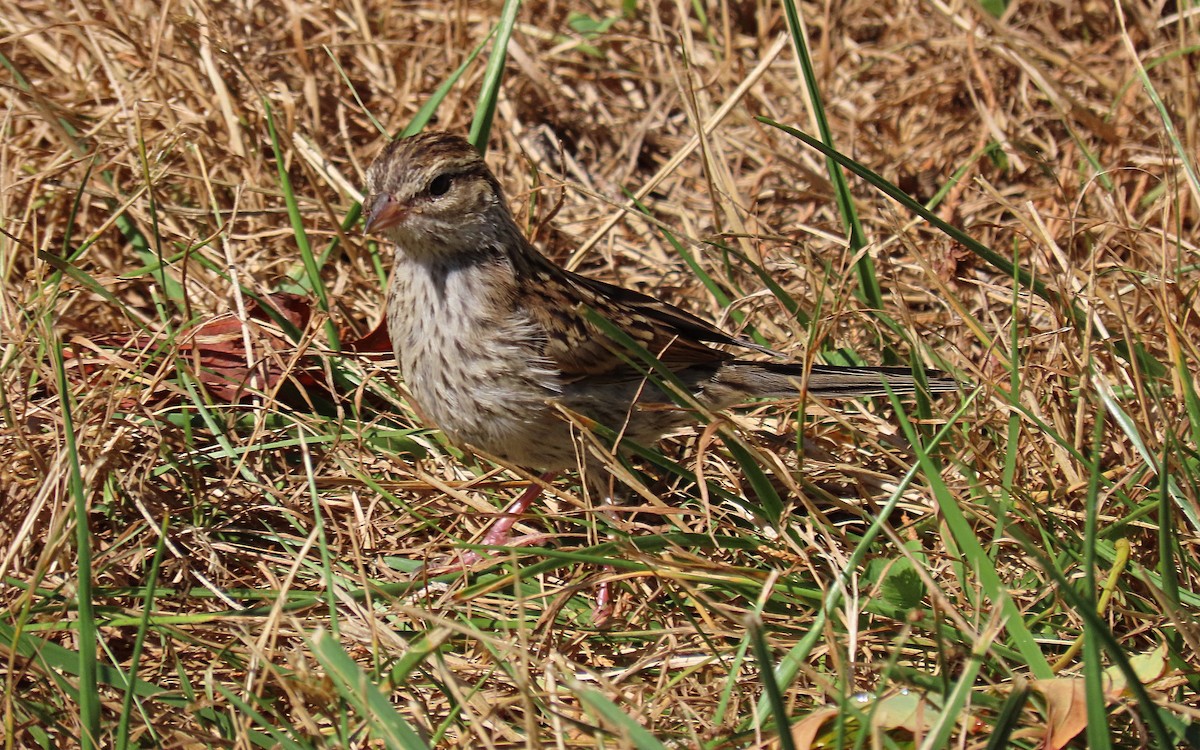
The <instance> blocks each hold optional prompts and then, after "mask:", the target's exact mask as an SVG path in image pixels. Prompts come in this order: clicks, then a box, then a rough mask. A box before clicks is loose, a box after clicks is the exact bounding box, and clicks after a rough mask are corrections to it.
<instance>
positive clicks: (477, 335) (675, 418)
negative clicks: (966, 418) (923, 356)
mask: <svg viewBox="0 0 1200 750" xmlns="http://www.w3.org/2000/svg"><path fill="white" fill-rule="evenodd" d="M367 183H368V191H369V193H370V196H369V199H368V202H367V206H366V208H367V210H368V212H369V213H368V219H367V229H368V231H379V232H382V233H384V234H385V235H386V236H387V237H388V238H389V239H390V240H392V242H394V243H395V245H396V260H395V267H394V269H393V271H392V279H391V284H390V288H389V292H388V303H387V306H388V312H387V320H388V331H389V333H390V334H391V338H392V342H393V345H394V346H395V348H396V357H397V359H398V360H399V361H400V364H401V368H402V370H403V373H404V377H405V379H406V382H407V384H408V387H409V390H410V391H411V393H412V395H413V397H414V399H416V401H417V403H418V404H419V405H420V407H421V410H422V411H423V412H424V413H425V414H426V415H427V416H428V417H429V418H431V419H432V420H433V421H434V422H436V423H437V426H439V427H440V428H441V429H442V430H443V431H445V433H446V435H447V436H448V437H449V438H450V439H451V440H452V441H454V442H455V443H458V444H466V445H470V446H474V447H476V448H479V449H482V450H483V451H486V452H487V453H490V454H492V455H495V456H498V457H500V458H502V459H504V460H507V461H510V462H512V463H513V464H517V465H520V466H525V467H528V468H535V469H542V470H550V471H560V470H563V469H568V468H572V467H575V466H578V465H579V460H578V458H577V455H576V454H577V451H576V442H575V440H574V439H573V436H572V429H573V428H572V426H571V425H570V424H569V422H568V421H567V420H565V419H564V418H563V416H562V414H561V413H560V411H559V410H558V409H557V408H556V407H555V405H556V404H559V405H561V406H563V407H566V409H568V410H570V411H572V412H576V413H578V414H581V415H583V416H585V417H588V418H590V419H592V420H595V421H597V422H600V423H602V424H605V425H607V426H609V427H610V428H612V429H615V430H623V431H624V434H625V435H627V436H628V437H630V438H632V439H634V440H636V441H637V442H640V443H647V444H648V443H653V442H655V441H656V440H658V439H659V438H660V437H662V436H663V435H665V434H667V433H669V432H671V431H673V430H676V429H678V428H679V427H682V426H684V425H687V424H691V423H694V422H695V421H696V416H695V415H694V414H693V413H691V412H690V411H689V410H687V409H685V408H678V407H675V405H674V404H675V402H674V401H673V400H672V399H671V398H670V397H669V396H668V395H667V394H666V393H665V392H664V391H663V390H662V389H661V388H660V387H658V386H656V385H655V384H654V383H653V382H651V381H649V380H648V379H647V378H646V375H645V369H646V368H644V367H642V366H640V362H641V359H640V358H639V357H638V356H637V354H635V353H632V352H628V351H625V350H624V348H623V347H621V346H620V345H619V344H617V343H616V342H615V341H613V340H612V339H611V338H610V337H609V336H607V335H606V334H605V333H604V332H603V331H602V330H601V329H600V328H598V327H597V326H596V325H594V324H593V322H592V321H591V320H590V319H589V312H588V311H589V310H592V311H595V313H596V314H598V315H600V316H602V317H603V318H604V319H606V320H607V321H608V322H610V323H611V324H612V325H613V326H615V327H616V328H617V329H619V330H621V331H623V332H624V333H625V334H627V335H628V336H629V337H630V338H631V339H633V340H634V341H636V342H637V343H638V344H640V345H641V346H642V347H644V348H645V349H646V350H647V351H648V352H650V353H651V354H653V355H655V356H656V357H657V358H658V359H659V360H660V361H661V362H662V363H663V365H665V366H666V367H667V368H669V369H670V370H671V371H672V372H673V373H674V375H675V376H676V377H677V378H678V379H679V380H680V381H682V382H683V383H684V384H685V385H686V387H687V389H688V390H689V391H690V392H691V395H692V396H693V397H694V398H695V399H696V400H697V401H698V402H699V403H700V404H702V405H703V406H705V407H706V408H708V409H712V410H719V409H725V408H728V407H730V406H733V405H736V404H738V403H742V402H745V401H746V400H748V399H751V398H758V397H770V398H788V397H797V396H799V395H800V389H801V388H804V389H806V390H807V392H808V393H809V394H811V395H813V396H818V397H847V396H862V395H878V394H882V393H885V392H886V389H885V388H884V385H883V384H884V383H887V384H888V386H890V387H891V388H892V390H894V391H897V392H900V393H904V392H911V391H913V390H915V388H916V383H915V382H914V380H913V377H912V374H911V373H910V372H909V371H908V370H906V369H901V368H886V367H832V366H821V365H818V366H815V367H813V368H811V370H810V371H809V372H807V373H806V372H805V371H804V369H803V368H802V367H801V366H800V365H794V364H785V363H779V362H755V361H748V360H742V359H737V358H735V356H734V355H733V354H731V353H729V352H727V351H725V350H723V349H717V348H714V346H713V345H722V346H734V347H742V348H748V349H753V350H757V351H759V352H762V353H766V354H774V352H771V350H769V349H765V348H764V347H761V346H758V345H756V344H754V343H752V342H750V341H747V340H745V339H742V338H739V337H736V336H732V335H730V334H728V333H725V332H724V331H721V330H720V329H719V328H717V327H715V326H714V325H712V324H711V323H708V322H707V321H704V320H702V319H700V318H698V317H696V316H694V315H692V314H690V313H687V312H685V311H683V310H680V309H679V308H677V307H674V306H672V305H670V304H667V303H665V302H662V301H661V300H657V299H654V298H653V297H649V296H647V295H644V294H640V293H638V292H635V291H631V290H628V289H623V288H620V287H616V286H613V285H611V284H606V283H604V282H601V281H596V280H595V279H590V278H587V277H584V276H580V275H578V274H575V273H572V272H570V271H567V270H565V269H563V268H560V267H558V266H556V265H554V264H553V263H551V262H550V261H549V260H548V259H547V258H546V257H545V256H543V255H542V254H541V253H540V252H538V251H537V250H536V249H535V248H534V247H533V246H532V245H530V244H529V242H528V241H527V240H526V239H525V237H524V236H523V234H522V233H521V231H520V229H519V228H518V227H517V225H516V223H515V221H514V220H513V217H512V213H511V211H510V210H509V207H508V204H507V202H506V201H505V199H504V195H503V193H502V191H501V188H500V185H499V183H498V181H497V180H496V178H495V176H494V175H493V174H492V173H491V171H490V170H489V169H488V168H487V165H486V164H485V163H484V161H483V159H482V158H481V157H480V156H479V154H478V152H477V151H476V150H475V149H474V148H473V147H471V145H470V144H468V143H467V142H466V141H465V140H463V139H461V138H459V137H457V136H454V135H449V134H446V133H426V134H422V135H418V136H414V137H412V138H407V139H404V140H400V141H395V142H393V143H391V144H389V145H388V146H387V148H385V149H384V151H383V153H382V154H380V156H379V157H378V158H377V159H376V160H375V162H374V163H373V164H372V165H371V167H370V169H369V170H368V172H367ZM631 362H632V363H639V364H631ZM926 380H927V383H928V386H929V390H930V391H949V390H954V389H956V388H957V384H956V383H955V381H953V380H951V379H949V378H946V377H943V376H941V375H940V374H938V373H936V372H932V371H930V372H928V373H927V376H926Z"/></svg>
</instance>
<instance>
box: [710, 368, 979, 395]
mask: <svg viewBox="0 0 1200 750" xmlns="http://www.w3.org/2000/svg"><path fill="white" fill-rule="evenodd" d="M924 374H925V385H926V386H927V390H928V391H929V392H930V393H943V392H946V391H956V390H959V389H960V388H961V387H962V385H961V384H960V383H959V382H958V381H957V380H955V379H953V378H951V377H947V376H946V375H945V374H944V373H942V372H940V371H938V370H925V373H924ZM885 384H886V386H885ZM712 385H713V386H716V388H715V389H712V388H706V389H705V390H706V391H707V392H708V393H709V395H710V397H714V400H715V401H718V402H725V403H727V404H732V403H735V402H737V401H739V400H742V399H744V398H745V397H746V396H752V397H760V398H761V397H766V398H789V397H795V396H799V395H800V393H801V391H803V392H805V393H807V394H808V395H810V396H817V397H818V398H857V397H860V396H883V395H886V394H887V392H888V388H890V389H891V390H892V392H893V393H897V394H905V393H915V392H916V391H917V389H918V386H917V381H916V379H915V378H914V377H913V373H912V370H910V369H909V368H907V367H844V366H839V365H813V366H812V367H811V368H809V369H808V371H807V373H806V372H805V368H804V366H803V365H798V364H788V363H783V362H747V361H744V360H734V361H731V362H724V363H722V365H721V368H720V370H719V371H718V372H717V374H716V377H714V378H713V382H712ZM725 389H730V390H731V391H733V392H732V393H728V394H726V393H724V392H723V391H724V390H725ZM738 393H740V395H738Z"/></svg>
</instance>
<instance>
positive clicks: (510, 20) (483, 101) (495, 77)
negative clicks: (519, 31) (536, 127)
mask: <svg viewBox="0 0 1200 750" xmlns="http://www.w3.org/2000/svg"><path fill="white" fill-rule="evenodd" d="M520 10H521V0H505V2H504V8H503V9H502V10H501V11H500V21H499V22H498V23H497V24H496V41H495V42H494V43H493V44H492V56H491V57H490V58H488V64H487V69H486V70H485V71H484V74H483V86H482V88H481V89H480V91H479V101H478V102H477V103H476V105H475V118H474V119H473V120H472V121H471V130H470V133H469V134H468V136H467V140H468V141H470V142H471V145H473V146H474V147H475V148H477V149H478V150H479V153H481V154H482V153H485V152H486V151H487V144H488V136H489V135H490V134H491V132H492V118H493V117H494V116H495V113H496V101H497V99H498V98H499V96H500V84H501V83H502V82H503V80H504V64H505V63H506V62H507V61H508V40H509V39H510V38H511V37H512V30H513V26H515V25H516V23H517V12H518V11H520Z"/></svg>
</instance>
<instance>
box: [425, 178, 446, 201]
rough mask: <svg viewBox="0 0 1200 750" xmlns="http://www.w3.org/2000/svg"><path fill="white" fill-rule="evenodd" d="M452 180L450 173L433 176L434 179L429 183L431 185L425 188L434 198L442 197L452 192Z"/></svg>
mask: <svg viewBox="0 0 1200 750" xmlns="http://www.w3.org/2000/svg"><path fill="white" fill-rule="evenodd" d="M451 181H452V180H451V177H450V175H448V174H440V175H438V176H437V177H434V178H433V180H432V181H431V182H430V183H429V187H427V188H425V191H426V192H427V193H429V194H430V195H432V196H433V197H434V198H440V197H441V196H443V195H445V194H446V193H448V192H450V183H451Z"/></svg>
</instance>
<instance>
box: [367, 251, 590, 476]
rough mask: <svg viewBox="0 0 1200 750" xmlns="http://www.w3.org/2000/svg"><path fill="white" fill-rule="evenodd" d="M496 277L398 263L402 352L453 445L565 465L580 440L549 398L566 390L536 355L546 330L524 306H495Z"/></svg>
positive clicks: (395, 319) (393, 314) (393, 321)
mask: <svg viewBox="0 0 1200 750" xmlns="http://www.w3.org/2000/svg"><path fill="white" fill-rule="evenodd" d="M496 273H497V269H496V268H494V267H490V266H479V265H467V266H459V267H455V268H437V267H431V266H430V265H429V264H422V263H416V262H404V261H403V260H402V259H398V262H397V266H396V268H395V269H394V270H393V278H392V283H391V287H390V290H389V299H388V332H389V334H390V336H391V338H392V343H393V346H394V347H395V349H396V358H397V359H398V360H399V362H400V366H401V369H402V371H403V374H404V379H405V382H406V384H407V385H408V389H409V391H410V392H411V393H412V395H413V398H414V399H415V400H416V402H417V404H418V405H419V406H420V408H421V410H422V411H423V412H424V413H425V415H426V416H427V417H428V418H429V419H431V420H433V421H434V422H435V423H436V426H437V427H439V428H440V429H441V430H442V431H443V432H445V433H446V436H447V437H449V438H450V440H451V441H453V442H454V443H456V444H460V445H470V446H473V447H475V448H479V449H481V450H484V451H486V452H488V453H491V454H493V455H495V456H498V457H500V458H503V459H505V460H507V461H510V462H512V463H515V464H518V465H522V466H527V467H530V468H537V469H560V468H567V467H568V466H570V465H572V464H573V462H574V446H573V443H572V441H571V440H570V428H569V425H568V424H567V423H566V422H564V421H563V420H562V419H561V417H559V416H558V414H557V413H556V412H555V410H554V409H553V408H552V406H551V404H550V402H551V400H552V399H555V398H556V397H557V396H558V394H559V393H560V392H561V389H562V386H561V383H560V379H559V374H558V371H557V370H556V369H554V368H553V367H552V366H550V364H549V363H548V362H546V361H545V360H544V359H542V358H541V357H540V353H541V352H542V351H543V349H544V345H545V334H544V331H542V330H541V329H540V328H539V327H538V326H537V325H535V324H534V323H533V321H532V320H531V319H530V317H529V316H528V315H525V314H523V313H522V312H521V311H520V310H515V309H512V308H508V309H497V308H498V304H497V303H498V300H500V301H503V299H504V295H497V294H496V291H495V287H496V282H497V279H496V278H495V274H496ZM509 298H510V299H511V297H509Z"/></svg>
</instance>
